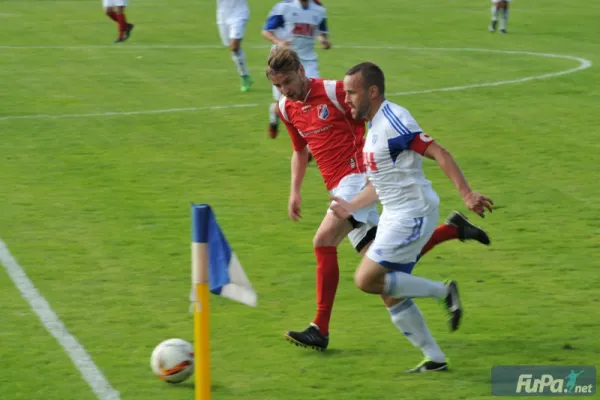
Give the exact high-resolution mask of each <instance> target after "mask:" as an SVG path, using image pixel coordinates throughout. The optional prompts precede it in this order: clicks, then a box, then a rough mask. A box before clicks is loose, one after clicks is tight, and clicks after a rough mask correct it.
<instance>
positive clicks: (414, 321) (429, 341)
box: [388, 299, 446, 363]
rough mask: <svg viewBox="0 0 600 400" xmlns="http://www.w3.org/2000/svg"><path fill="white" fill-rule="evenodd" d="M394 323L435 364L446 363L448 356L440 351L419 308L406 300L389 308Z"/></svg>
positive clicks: (409, 300)
mask: <svg viewBox="0 0 600 400" xmlns="http://www.w3.org/2000/svg"><path fill="white" fill-rule="evenodd" d="M388 311H389V312H390V315H391V317H392V323H393V324H394V325H395V326H396V328H398V329H399V330H400V332H402V334H403V335H404V336H406V338H407V339H408V340H409V341H410V342H411V343H412V344H413V345H414V346H415V347H418V348H419V349H421V352H422V353H423V355H424V356H425V357H427V358H429V359H430V360H431V361H435V362H439V363H442V362H445V361H446V355H445V354H444V352H443V351H442V349H440V346H438V344H437V342H436V341H435V339H434V338H433V336H432V335H431V332H430V331H429V329H428V328H427V325H426V324H425V319H424V318H423V314H421V310H419V307H417V305H416V304H415V303H414V302H413V301H412V299H406V300H404V301H403V302H401V303H398V304H395V305H394V306H392V307H391V308H388Z"/></svg>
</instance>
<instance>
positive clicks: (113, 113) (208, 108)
mask: <svg viewBox="0 0 600 400" xmlns="http://www.w3.org/2000/svg"><path fill="white" fill-rule="evenodd" d="M268 47H269V46H252V48H259V49H263V48H268ZM217 48H222V46H219V45H210V44H206V45H169V44H165V45H161V44H155V45H132V46H107V45H90V46H0V50H36V49H38V50H90V49H113V50H118V51H121V50H136V49H138V50H152V49H217ZM336 48H342V49H344V48H345V49H365V50H407V51H423V52H428V51H429V52H431V51H433V52H452V51H459V52H480V53H497V54H521V55H528V56H533V57H544V58H559V59H565V60H573V61H576V62H577V63H579V65H578V66H576V67H573V68H569V69H567V70H562V71H557V72H550V73H547V74H542V75H533V76H527V77H524V78H518V79H510V80H503V81H496V82H484V83H477V84H472V85H461V86H450V87H443V88H434V89H425V90H413V91H408V92H392V93H387V95H388V96H406V95H413V94H425V93H436V92H451V91H458V90H467V89H473V88H481V87H494V86H502V85H510V84H515V83H524V82H529V81H533V80H538V79H548V78H555V77H557V76H562V75H567V74H572V73H575V72H578V71H582V70H584V69H587V68H590V67H591V66H592V62H591V61H590V60H587V59H585V58H581V57H575V56H569V55H563V54H553V53H537V52H532V51H518V50H490V49H477V48H461V47H457V48H446V47H405V46H362V45H347V46H344V45H340V46H336ZM258 106H260V104H255V103H248V104H225V105H220V106H201V107H184V108H168V109H159V110H137V111H106V112H98V113H82V114H31V115H7V116H4V117H0V121H7V120H15V119H48V118H50V119H58V118H91V117H110V116H128V115H144V114H167V113H174V112H191V111H212V110H225V109H232V108H247V107H258Z"/></svg>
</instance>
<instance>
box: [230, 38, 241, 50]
mask: <svg viewBox="0 0 600 400" xmlns="http://www.w3.org/2000/svg"><path fill="white" fill-rule="evenodd" d="M229 48H230V49H231V51H232V52H233V53H237V52H238V51H240V41H239V40H238V39H233V40H232V41H231V42H230V43H229Z"/></svg>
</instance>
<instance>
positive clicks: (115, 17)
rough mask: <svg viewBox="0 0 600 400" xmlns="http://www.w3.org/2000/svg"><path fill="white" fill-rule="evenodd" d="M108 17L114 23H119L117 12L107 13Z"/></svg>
mask: <svg viewBox="0 0 600 400" xmlns="http://www.w3.org/2000/svg"><path fill="white" fill-rule="evenodd" d="M106 15H108V18H110V19H112V20H113V21H115V22H119V21H118V20H117V13H116V12H114V11H107V12H106Z"/></svg>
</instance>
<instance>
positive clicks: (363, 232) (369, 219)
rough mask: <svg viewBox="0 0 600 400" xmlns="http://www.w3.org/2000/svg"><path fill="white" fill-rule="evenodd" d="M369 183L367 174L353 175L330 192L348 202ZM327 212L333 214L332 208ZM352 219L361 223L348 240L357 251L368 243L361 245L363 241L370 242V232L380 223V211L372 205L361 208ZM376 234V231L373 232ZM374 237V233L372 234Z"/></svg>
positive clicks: (345, 178)
mask: <svg viewBox="0 0 600 400" xmlns="http://www.w3.org/2000/svg"><path fill="white" fill-rule="evenodd" d="M366 183H367V176H366V174H351V175H348V176H345V177H344V178H343V179H342V180H341V181H340V183H339V184H338V185H337V187H335V188H334V189H332V190H330V191H329V194H330V195H332V196H337V197H341V198H342V199H344V200H346V201H350V200H352V199H353V198H355V197H356V196H357V195H358V194H359V193H360V192H361V191H362V190H363V189H364V188H365V185H366ZM327 212H328V213H330V212H333V211H332V210H331V209H330V208H329V209H327ZM352 217H353V218H354V219H355V220H356V222H358V223H359V226H357V227H356V228H355V229H353V230H352V231H351V232H350V233H349V234H348V239H349V240H350V243H352V246H354V248H355V249H356V248H357V247H358V246H359V245H361V247H364V245H366V244H367V243H361V242H363V240H366V241H368V242H370V241H371V240H372V239H371V240H368V239H369V231H371V229H372V228H374V227H376V226H377V224H378V223H379V211H378V210H377V205H376V204H372V205H370V206H368V207H365V208H361V209H360V210H358V211H356V212H355V213H353V214H352ZM373 232H374V231H373ZM371 235H372V233H371Z"/></svg>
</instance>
